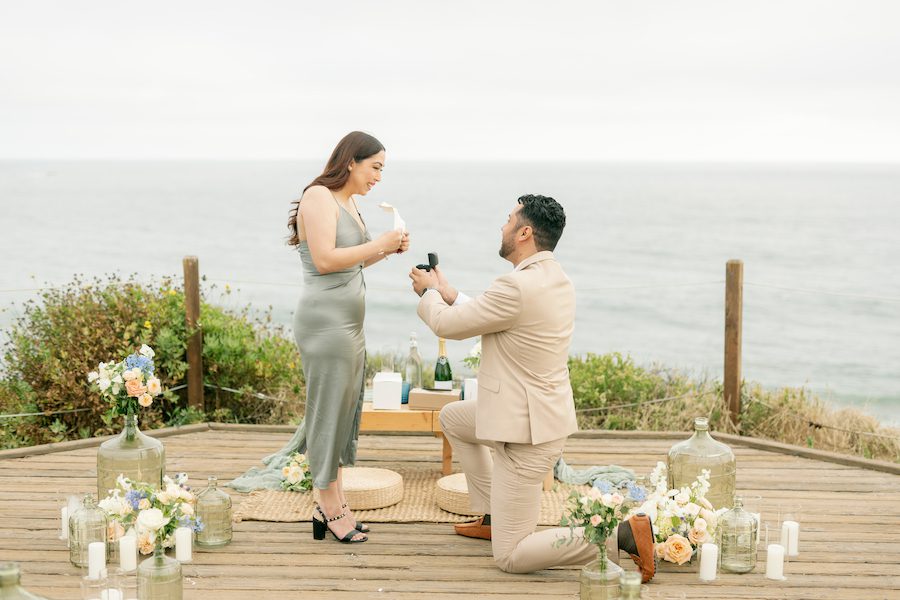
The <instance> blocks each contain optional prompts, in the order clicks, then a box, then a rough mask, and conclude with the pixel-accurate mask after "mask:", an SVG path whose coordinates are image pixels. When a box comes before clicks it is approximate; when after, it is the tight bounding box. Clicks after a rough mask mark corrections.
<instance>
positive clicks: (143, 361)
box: [125, 354, 153, 375]
mask: <svg viewBox="0 0 900 600" xmlns="http://www.w3.org/2000/svg"><path fill="white" fill-rule="evenodd" d="M125 366H126V367H127V368H129V369H134V368H135V367H137V368H138V369H140V370H141V371H143V372H144V373H146V374H148V375H153V360H152V359H149V358H147V357H146V356H141V355H140V354H131V355H130V356H128V357H127V358H126V359H125Z"/></svg>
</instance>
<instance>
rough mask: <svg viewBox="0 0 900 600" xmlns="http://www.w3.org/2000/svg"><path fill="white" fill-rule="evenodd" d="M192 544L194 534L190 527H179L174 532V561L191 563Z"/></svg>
mask: <svg viewBox="0 0 900 600" xmlns="http://www.w3.org/2000/svg"><path fill="white" fill-rule="evenodd" d="M193 543H194V532H193V531H192V530H191V528H190V527H179V528H178V529H176V530H175V560H177V561H178V562H191V558H192V556H191V550H192V545H193Z"/></svg>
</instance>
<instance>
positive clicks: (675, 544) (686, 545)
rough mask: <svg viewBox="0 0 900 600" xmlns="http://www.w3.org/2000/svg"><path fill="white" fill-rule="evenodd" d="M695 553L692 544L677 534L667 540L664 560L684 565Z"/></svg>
mask: <svg viewBox="0 0 900 600" xmlns="http://www.w3.org/2000/svg"><path fill="white" fill-rule="evenodd" d="M693 553H694V549H693V548H691V543H690V542H689V541H688V540H686V539H685V538H684V537H683V536H680V535H678V534H675V535H671V536H669V539H667V540H666V542H665V551H664V553H663V558H664V559H666V560H667V561H669V562H673V563H676V564H679V565H683V564H684V563H686V562H687V561H689V560H690V559H691V555H692V554H693Z"/></svg>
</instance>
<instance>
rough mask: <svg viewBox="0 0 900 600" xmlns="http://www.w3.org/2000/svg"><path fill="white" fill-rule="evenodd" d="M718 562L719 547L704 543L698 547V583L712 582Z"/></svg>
mask: <svg viewBox="0 0 900 600" xmlns="http://www.w3.org/2000/svg"><path fill="white" fill-rule="evenodd" d="M718 562H719V547H718V546H717V545H716V544H712V543H709V542H707V543H705V544H703V545H702V546H701V547H700V581H714V580H715V578H716V565H717V564H718Z"/></svg>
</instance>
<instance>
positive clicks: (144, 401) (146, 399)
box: [138, 394, 153, 408]
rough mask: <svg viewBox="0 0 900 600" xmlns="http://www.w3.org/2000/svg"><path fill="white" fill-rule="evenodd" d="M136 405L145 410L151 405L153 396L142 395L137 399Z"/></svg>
mask: <svg viewBox="0 0 900 600" xmlns="http://www.w3.org/2000/svg"><path fill="white" fill-rule="evenodd" d="M138 404H140V405H141V406H143V407H144V408H147V407H148V406H150V405H151V404H153V396H151V395H150V394H143V395H142V396H141V397H140V398H138Z"/></svg>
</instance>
